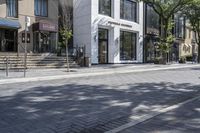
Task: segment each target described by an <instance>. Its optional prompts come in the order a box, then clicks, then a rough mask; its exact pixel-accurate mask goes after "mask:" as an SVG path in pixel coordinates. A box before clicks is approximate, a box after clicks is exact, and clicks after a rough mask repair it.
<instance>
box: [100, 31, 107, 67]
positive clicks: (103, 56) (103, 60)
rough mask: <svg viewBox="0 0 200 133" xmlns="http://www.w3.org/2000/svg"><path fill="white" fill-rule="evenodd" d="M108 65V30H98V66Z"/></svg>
mask: <svg viewBox="0 0 200 133" xmlns="http://www.w3.org/2000/svg"><path fill="white" fill-rule="evenodd" d="M107 63H108V30H107V29H99V64H107Z"/></svg>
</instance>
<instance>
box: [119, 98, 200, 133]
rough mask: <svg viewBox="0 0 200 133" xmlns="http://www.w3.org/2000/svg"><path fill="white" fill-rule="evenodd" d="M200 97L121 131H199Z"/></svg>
mask: <svg viewBox="0 0 200 133" xmlns="http://www.w3.org/2000/svg"><path fill="white" fill-rule="evenodd" d="M199 132H200V98H198V99H197V100H194V101H192V102H190V103H188V104H186V105H184V106H181V107H179V108H178V109H175V110H172V111H170V112H167V113H165V114H161V115H159V116H157V117H154V118H152V119H150V120H148V121H144V122H142V123H140V124H138V125H135V126H132V127H130V128H128V129H125V130H123V131H121V132H120V133H199Z"/></svg>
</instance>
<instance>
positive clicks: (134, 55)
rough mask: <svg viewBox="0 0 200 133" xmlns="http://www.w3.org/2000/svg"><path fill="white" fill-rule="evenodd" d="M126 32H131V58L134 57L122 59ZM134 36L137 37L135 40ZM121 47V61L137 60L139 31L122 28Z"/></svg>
mask: <svg viewBox="0 0 200 133" xmlns="http://www.w3.org/2000/svg"><path fill="white" fill-rule="evenodd" d="M125 33H129V34H131V42H132V44H131V56H132V57H131V58H132V59H131V60H130V59H122V55H121V50H122V51H123V53H124V44H123V43H121V42H124V41H123V40H124V37H125ZM122 34H123V35H122ZM121 35H122V36H121ZM134 38H135V40H134ZM134 43H135V44H134ZM134 45H135V46H134ZM119 47H120V61H136V60H137V33H135V32H132V31H126V30H120V46H119ZM121 47H122V49H121Z"/></svg>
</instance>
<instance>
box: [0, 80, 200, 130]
mask: <svg viewBox="0 0 200 133" xmlns="http://www.w3.org/2000/svg"><path fill="white" fill-rule="evenodd" d="M127 86H128V87H124V86H118V87H114V88H112V87H110V86H106V85H98V86H94V85H78V84H66V85H62V86H46V87H35V88H31V89H29V90H27V91H21V92H18V93H17V94H15V95H12V96H5V97H3V96H2V97H0V131H1V132H2V133H12V132H15V133H18V132H17V131H19V133H21V132H26V133H39V132H42V133H45V132H48V133H78V132H82V133H90V132H91V133H98V132H99V133H100V132H104V131H107V130H110V129H113V128H115V127H117V126H120V125H123V124H125V123H127V122H130V121H132V120H134V119H138V118H140V117H143V116H144V115H146V114H147V113H150V112H156V111H159V110H160V109H163V108H166V107H168V106H170V105H174V104H176V103H180V102H183V101H185V100H187V99H190V98H192V97H194V96H195V95H197V94H198V92H199V91H200V88H199V87H200V86H192V85H191V84H187V83H185V84H173V83H164V82H163V83H141V84H129V85H127Z"/></svg>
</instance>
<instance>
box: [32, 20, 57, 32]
mask: <svg viewBox="0 0 200 133" xmlns="http://www.w3.org/2000/svg"><path fill="white" fill-rule="evenodd" d="M33 31H48V32H58V25H56V24H54V23H51V22H38V23H35V24H33Z"/></svg>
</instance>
